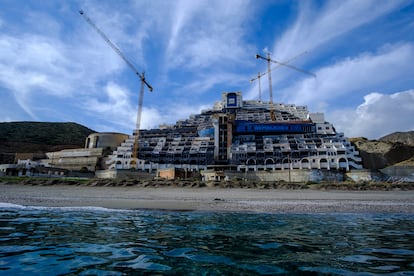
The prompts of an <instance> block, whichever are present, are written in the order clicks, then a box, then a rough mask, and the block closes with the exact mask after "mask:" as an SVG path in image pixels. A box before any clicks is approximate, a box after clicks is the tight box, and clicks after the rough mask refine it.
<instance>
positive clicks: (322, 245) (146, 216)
mask: <svg viewBox="0 0 414 276" xmlns="http://www.w3.org/2000/svg"><path fill="white" fill-rule="evenodd" d="M0 274H2V275H27V274H39V275H63V274H80V275H125V274H138V275H139V274H167V275H189V274H190V275H191V274H193V275H223V274H227V275H266V274H268V275H275V274H297V275H303V274H308V275H324V274H326V275H349V274H354V275H376V274H378V275H382V274H387V275H414V215H393V214H384V215H382V214H300V215H299V214H298V215H295V214H255V213H206V212H161V211H126V210H125V211H122V210H121V211H120V210H108V209H102V208H37V207H21V206H11V205H10V206H5V205H3V207H0Z"/></svg>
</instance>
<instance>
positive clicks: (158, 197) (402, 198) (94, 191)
mask: <svg viewBox="0 0 414 276" xmlns="http://www.w3.org/2000/svg"><path fill="white" fill-rule="evenodd" d="M0 202H2V203H12V204H19V205H25V206H46V207H84V206H94V207H104V208H111V209H157V210H181V211H214V212H221V211H229V212H269V213H335V212H340V213H412V214H414V191H336V190H334V191H332V190H331V191H322V190H310V189H309V190H279V189H269V190H267V189H241V188H232V189H224V188H209V187H203V188H178V187H163V188H143V187H93V186H70V185H51V186H31V185H23V184H0Z"/></svg>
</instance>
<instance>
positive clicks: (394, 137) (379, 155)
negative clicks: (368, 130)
mask: <svg viewBox="0 0 414 276" xmlns="http://www.w3.org/2000/svg"><path fill="white" fill-rule="evenodd" d="M350 141H351V142H352V143H353V144H354V145H355V147H356V148H357V150H358V151H359V153H360V155H361V158H362V163H363V166H364V168H367V169H373V170H378V169H383V168H385V167H388V166H392V165H398V164H399V163H401V162H404V161H406V162H408V163H412V161H411V162H410V161H409V160H412V158H413V157H414V131H410V132H405V133H403V132H396V133H393V134H390V135H387V136H384V137H382V138H380V139H379V140H367V139H366V138H363V137H359V138H352V139H350ZM404 165H407V164H406V163H404Z"/></svg>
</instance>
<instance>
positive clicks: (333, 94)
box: [279, 44, 414, 111]
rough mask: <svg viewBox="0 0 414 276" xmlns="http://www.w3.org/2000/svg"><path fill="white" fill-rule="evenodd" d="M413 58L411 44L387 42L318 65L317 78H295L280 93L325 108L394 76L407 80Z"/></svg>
mask: <svg viewBox="0 0 414 276" xmlns="http://www.w3.org/2000/svg"><path fill="white" fill-rule="evenodd" d="M412 60H414V46H413V45H411V44H401V45H388V46H387V47H385V48H384V49H381V50H380V51H378V53H365V54H361V55H360V56H357V57H354V58H347V59H345V60H341V61H339V62H338V63H336V64H333V65H330V66H327V67H324V68H321V69H320V70H318V71H316V74H317V78H316V79H313V78H307V79H305V80H303V81H301V82H298V83H296V84H295V85H293V86H291V87H288V88H286V89H284V90H283V91H282V95H283V98H284V99H287V101H288V102H293V103H295V104H304V105H309V106H310V107H311V108H314V109H318V110H319V111H326V110H329V109H332V108H336V106H333V107H331V104H332V103H333V102H335V101H337V100H338V99H341V98H343V97H354V98H358V97H361V98H362V96H363V95H364V94H363V93H365V91H369V90H371V91H372V90H375V89H377V88H378V87H387V86H388V85H389V84H390V83H391V82H395V81H396V80H397V81H399V82H402V83H404V82H406V81H409V80H410V79H411V78H412V72H413V71H414V64H413V63H412V62H411V61H412ZM279 95H280V94H279ZM321 109H322V110H321Z"/></svg>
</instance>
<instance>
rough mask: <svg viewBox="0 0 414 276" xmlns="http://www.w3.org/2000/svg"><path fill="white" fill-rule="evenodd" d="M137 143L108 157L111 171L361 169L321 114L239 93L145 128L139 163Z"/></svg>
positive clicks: (128, 142) (355, 155) (130, 141)
mask: <svg viewBox="0 0 414 276" xmlns="http://www.w3.org/2000/svg"><path fill="white" fill-rule="evenodd" d="M271 114H273V115H272V117H273V118H276V120H271ZM133 144H134V136H133V135H131V136H130V137H129V138H128V139H127V140H126V141H125V142H124V143H122V145H121V146H119V147H118V148H117V150H116V151H114V152H113V154H112V155H111V156H110V157H109V159H108V161H107V165H108V167H109V169H130V168H137V169H142V170H147V171H151V170H154V169H163V168H173V167H175V168H186V169H190V170H206V169H209V168H214V167H220V168H225V169H229V170H234V171H240V172H244V171H260V170H266V171H269V170H272V171H276V170H285V169H298V170H300V169H322V170H341V171H349V170H352V169H362V165H361V161H362V160H361V157H360V156H359V153H358V152H357V151H356V150H355V148H354V147H353V146H352V145H351V143H350V142H349V141H348V139H347V138H345V136H344V134H343V133H338V132H336V130H335V128H334V127H333V125H332V124H330V123H329V122H326V121H325V119H324V115H323V113H309V111H308V110H307V107H305V106H296V105H292V104H289V105H285V104H269V103H268V102H261V101H243V99H242V93H241V92H225V93H223V94H222V99H221V101H219V102H217V103H216V104H215V105H214V106H213V107H212V108H211V109H209V110H204V111H202V112H201V114H198V115H192V116H190V117H189V118H188V119H186V120H181V121H178V122H176V124H175V125H172V126H161V127H160V128H159V129H151V130H141V131H140V137H139V147H138V162H136V161H135V160H133V159H132V150H133Z"/></svg>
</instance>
